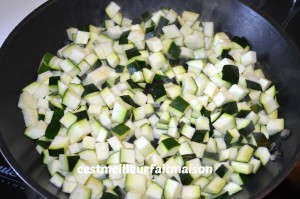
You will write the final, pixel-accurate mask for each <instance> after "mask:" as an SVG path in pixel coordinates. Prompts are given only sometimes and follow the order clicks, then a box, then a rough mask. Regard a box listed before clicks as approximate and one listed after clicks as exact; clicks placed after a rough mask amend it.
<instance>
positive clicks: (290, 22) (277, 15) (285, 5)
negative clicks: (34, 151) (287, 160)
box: [0, 0, 300, 199]
mask: <svg viewBox="0 0 300 199" xmlns="http://www.w3.org/2000/svg"><path fill="white" fill-rule="evenodd" d="M245 1H246V2H248V4H249V5H250V6H253V7H255V8H257V9H260V10H261V11H262V12H263V13H264V15H266V16H267V17H269V18H271V20H273V21H274V22H275V23H276V24H277V25H278V27H280V28H281V29H282V30H284V31H285V32H286V33H287V34H288V35H289V36H290V37H291V39H292V40H293V41H294V43H295V44H296V45H297V46H298V47H299V48H300V0H245ZM299 189H300V164H298V165H297V166H296V167H295V168H294V170H293V171H292V172H291V174H290V175H289V176H288V177H287V178H286V179H285V180H284V181H283V182H282V183H281V184H280V185H279V186H278V187H277V188H276V189H275V190H273V191H272V192H271V193H270V194H269V195H268V196H267V197H265V199H284V198H287V194H288V195H289V196H295V195H298V193H299ZM32 194H33V193H32V191H31V190H30V188H29V187H27V186H26V185H25V184H24V183H23V182H22V180H21V179H20V178H19V177H18V176H17V174H16V173H15V172H14V171H13V170H12V169H11V168H10V167H9V166H8V164H7V163H6V162H5V160H4V158H3V157H2V155H1V154H0V199H2V198H3V199H6V198H10V199H38V198H39V196H37V195H35V194H34V195H32Z"/></svg>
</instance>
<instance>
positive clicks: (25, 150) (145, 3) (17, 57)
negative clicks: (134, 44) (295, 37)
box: [0, 0, 300, 198]
mask: <svg viewBox="0 0 300 199" xmlns="http://www.w3.org/2000/svg"><path fill="white" fill-rule="evenodd" d="M115 1H116V2H117V3H118V4H119V5H121V6H122V9H123V12H124V13H125V15H126V16H129V17H130V18H134V17H139V16H140V14H141V13H143V12H144V11H145V10H149V11H155V10H157V9H160V8H161V7H162V6H163V7H171V8H173V9H174V10H176V11H178V12H181V11H183V10H192V11H196V12H200V13H201V14H202V15H201V18H202V20H203V21H214V22H215V26H216V29H217V30H218V31H220V30H222V31H224V32H226V33H228V34H229V35H231V36H233V35H238V36H245V37H246V38H247V39H248V40H249V41H250V43H251V46H252V48H253V49H254V50H255V51H257V53H258V60H259V65H260V67H262V68H263V70H264V71H265V73H266V74H267V77H268V78H269V79H271V80H272V81H273V82H274V83H275V84H276V85H277V87H278V89H279V91H280V92H279V94H278V100H279V102H280V104H281V108H280V115H281V116H282V117H284V118H285V119H286V126H287V127H289V128H291V129H293V131H294V133H293V134H292V136H291V137H290V138H288V139H287V140H285V141H282V150H283V154H284V155H283V156H282V157H281V158H280V159H279V160H278V161H275V162H270V163H268V165H267V166H266V167H265V168H262V169H260V170H259V173H258V174H257V175H253V176H251V180H250V182H249V183H248V184H247V185H246V186H245V189H244V191H242V192H241V193H238V194H236V195H234V196H233V197H232V198H262V197H263V196H265V195H266V194H268V193H269V192H270V191H271V190H272V189H274V188H275V187H276V186H277V185H278V184H279V183H280V182H281V181H282V180H283V179H284V178H285V177H286V176H287V175H288V173H289V172H290V171H291V169H292V168H293V167H294V166H295V164H296V162H297V161H298V160H299V157H300V131H299V129H300V92H299V85H300V53H299V51H298V50H297V49H296V47H295V46H294V45H293V44H292V43H291V41H290V39H289V38H288V37H287V36H286V34H285V33H283V32H281V31H280V30H279V29H278V28H276V25H274V24H273V23H272V22H270V21H268V20H266V18H265V17H263V16H262V15H261V13H260V12H259V11H254V10H252V9H251V8H249V7H248V6H246V5H245V4H243V3H241V2H239V1H236V0H213V1H212V0H166V1H162V0H130V1H129V0H128V1H125V0H123V1H121V0H115ZM109 2H110V0H60V1H59V0H51V1H49V2H47V3H45V4H44V5H42V6H41V7H39V8H38V9H37V10H36V11H34V12H33V13H32V14H30V15H29V16H28V17H27V18H26V19H25V20H23V21H22V23H21V24H20V25H18V26H17V28H15V30H14V31H13V32H12V33H11V34H10V36H9V37H8V39H7V40H6V41H5V43H4V45H3V46H2V49H1V54H0V69H1V73H0V93H1V98H0V105H1V111H0V131H1V133H0V134H1V136H0V146H1V152H2V153H3V155H4V156H5V158H6V159H7V161H8V162H9V163H10V165H11V166H12V167H13V168H14V169H15V170H16V172H17V173H18V174H19V175H20V176H21V178H22V179H23V180H24V181H25V182H26V183H27V184H28V185H29V187H31V188H32V189H33V190H35V191H36V192H37V193H39V194H40V195H42V196H44V197H46V198H55V197H59V198H67V195H66V194H63V193H62V192H61V191H59V189H57V188H55V187H54V186H53V185H51V184H50V183H49V178H50V175H49V174H48V171H47V168H46V166H45V165H43V164H42V163H41V158H40V157H39V155H38V153H37V152H36V151H35V150H34V148H35V142H33V141H31V140H29V139H28V138H26V137H24V136H23V131H24V129H25V126H24V122H23V117H22V113H21V111H20V110H19V109H18V108H17V102H18V99H19V95H20V93H21V89H22V88H23V87H24V86H25V85H27V84H29V83H30V82H32V81H34V80H35V79H36V77H37V74H36V71H37V67H38V65H39V62H40V60H41V58H42V56H43V54H44V53H45V52H52V53H55V52H56V50H57V49H58V48H60V47H62V46H63V45H64V44H65V42H66V41H67V36H66V32H65V29H67V28H68V27H70V26H75V27H78V28H85V27H87V26H88V25H89V24H94V25H100V24H101V23H102V22H103V20H104V19H105V18H104V17H105V14H104V8H105V6H106V5H107V4H108V3H109ZM7 20H9V19H7ZM273 139H277V137H275V138H273ZM0 197H1V196H0Z"/></svg>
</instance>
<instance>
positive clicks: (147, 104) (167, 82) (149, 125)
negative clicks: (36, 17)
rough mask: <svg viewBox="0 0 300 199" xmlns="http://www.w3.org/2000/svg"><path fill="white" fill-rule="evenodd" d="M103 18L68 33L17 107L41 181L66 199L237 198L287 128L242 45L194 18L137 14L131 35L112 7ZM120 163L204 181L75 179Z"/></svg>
mask: <svg viewBox="0 0 300 199" xmlns="http://www.w3.org/2000/svg"><path fill="white" fill-rule="evenodd" d="M105 13H106V14H107V16H108V17H109V18H108V19H107V20H106V21H105V27H96V26H93V25H90V26H89V29H88V30H85V31H83V30H79V29H77V28H75V27H70V28H68V29H67V31H66V32H67V36H68V38H69V40H70V42H71V43H70V44H68V45H66V46H64V47H62V48H61V49H59V50H58V52H57V55H56V56H55V55H52V54H50V53H46V54H45V55H44V57H43V58H42V61H41V64H40V67H39V70H38V73H39V74H38V77H37V80H36V81H35V82H33V83H31V84H29V85H28V86H26V87H25V88H24V89H23V90H22V94H21V95H20V98H19V102H18V107H19V108H20V109H22V113H23V117H24V122H25V126H26V130H25V132H24V134H25V135H26V136H27V137H29V138H31V139H35V140H37V142H38V145H37V147H36V149H37V151H38V152H39V153H40V154H43V162H44V163H45V164H47V167H48V170H49V172H50V174H51V176H52V177H51V179H50V182H51V183H52V184H53V185H55V186H57V187H60V188H62V190H63V191H64V192H66V193H69V194H70V198H75V199H77V198H99V197H101V195H102V194H105V193H111V194H114V195H115V194H117V193H116V192H115V191H114V190H113V189H114V188H116V186H119V188H120V189H121V191H124V194H125V195H124V198H144V197H148V198H153V199H154V198H162V197H164V198H180V197H181V198H187V199H188V198H200V197H213V198H214V197H216V196H218V195H220V194H222V193H225V192H228V194H229V195H232V194H235V193H236V192H239V191H241V190H242V185H243V183H244V182H243V181H242V178H241V177H240V176H241V175H249V174H251V173H257V172H258V170H259V168H260V166H261V165H263V166H265V165H266V164H267V163H268V162H269V160H270V159H271V153H270V152H269V150H268V148H267V146H266V145H265V144H262V143H265V142H266V139H269V137H270V136H273V135H275V134H277V133H279V132H282V131H283V130H284V128H285V121H284V119H282V118H279V117H278V112H279V111H278V109H279V108H280V105H279V103H278V99H277V96H276V93H277V90H276V88H275V86H274V85H273V84H272V82H271V81H270V80H268V79H267V78H266V77H265V75H264V73H263V71H262V70H261V69H257V67H256V63H257V55H256V52H255V51H253V50H251V49H250V45H249V44H248V42H247V40H246V39H244V38H240V37H229V36H228V35H227V34H225V33H224V32H219V33H215V30H214V24H213V23H212V22H209V21H204V22H201V21H200V20H199V16H200V15H199V13H195V12H192V11H183V12H182V13H181V14H179V13H177V12H176V11H174V10H172V9H161V10H158V11H157V12H154V13H148V14H147V13H144V14H143V17H146V18H147V19H145V20H144V21H143V22H141V23H135V24H134V25H133V22H132V20H130V19H129V18H127V17H125V16H123V13H122V10H121V7H120V6H119V5H117V4H116V3H115V2H110V3H109V4H108V5H107V7H106V9H105ZM146 15H147V16H146ZM179 59H180V60H185V61H183V62H184V63H180V64H179V63H177V62H178V60H179ZM174 63H175V64H174ZM228 65H233V66H234V67H230V66H228ZM259 132H261V133H260V134H259ZM260 135H262V136H263V138H260V137H259V136H260ZM265 138H266V139H265ZM196 157H197V158H196ZM199 158H200V159H201V160H200V159H199ZM220 162H222V164H224V165H225V166H224V165H223V166H222V167H221V165H222V164H221V163H220ZM223 162H225V163H223ZM119 164H123V165H127V166H129V167H145V166H150V167H151V166H152V165H156V166H161V167H162V166H164V165H168V166H184V165H186V166H192V165H194V166H195V165H196V166H197V167H201V166H213V167H212V168H213V171H212V173H204V174H198V173H191V174H188V175H187V176H188V177H186V176H183V175H179V174H178V173H176V172H175V173H167V174H160V175H158V176H155V175H152V173H151V172H150V171H148V172H146V173H143V174H136V173H134V174H131V173H130V174H122V173H114V174H113V173H110V174H109V175H105V174H103V173H100V174H99V173H94V174H92V173H85V172H83V173H82V172H79V170H80V169H79V168H80V167H93V166H96V165H102V166H103V165H107V166H108V167H109V168H117V167H118V165H119ZM216 170H218V171H217V172H216ZM216 174H217V175H216ZM220 176H222V177H220ZM188 178H191V179H190V180H191V181H190V182H186V179H188Z"/></svg>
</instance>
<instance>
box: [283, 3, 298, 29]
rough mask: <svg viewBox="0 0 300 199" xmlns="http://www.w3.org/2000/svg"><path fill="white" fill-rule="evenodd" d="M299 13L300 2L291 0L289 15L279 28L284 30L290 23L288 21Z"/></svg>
mask: <svg viewBox="0 0 300 199" xmlns="http://www.w3.org/2000/svg"><path fill="white" fill-rule="evenodd" d="M298 12H300V1H299V0H293V4H292V6H291V8H290V15H289V16H288V17H287V18H286V19H285V20H284V22H283V23H282V25H281V28H282V29H283V30H285V29H286V28H287V26H288V24H289V23H290V21H291V20H292V19H293V18H294V16H295V15H296V14H297V13H298Z"/></svg>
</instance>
